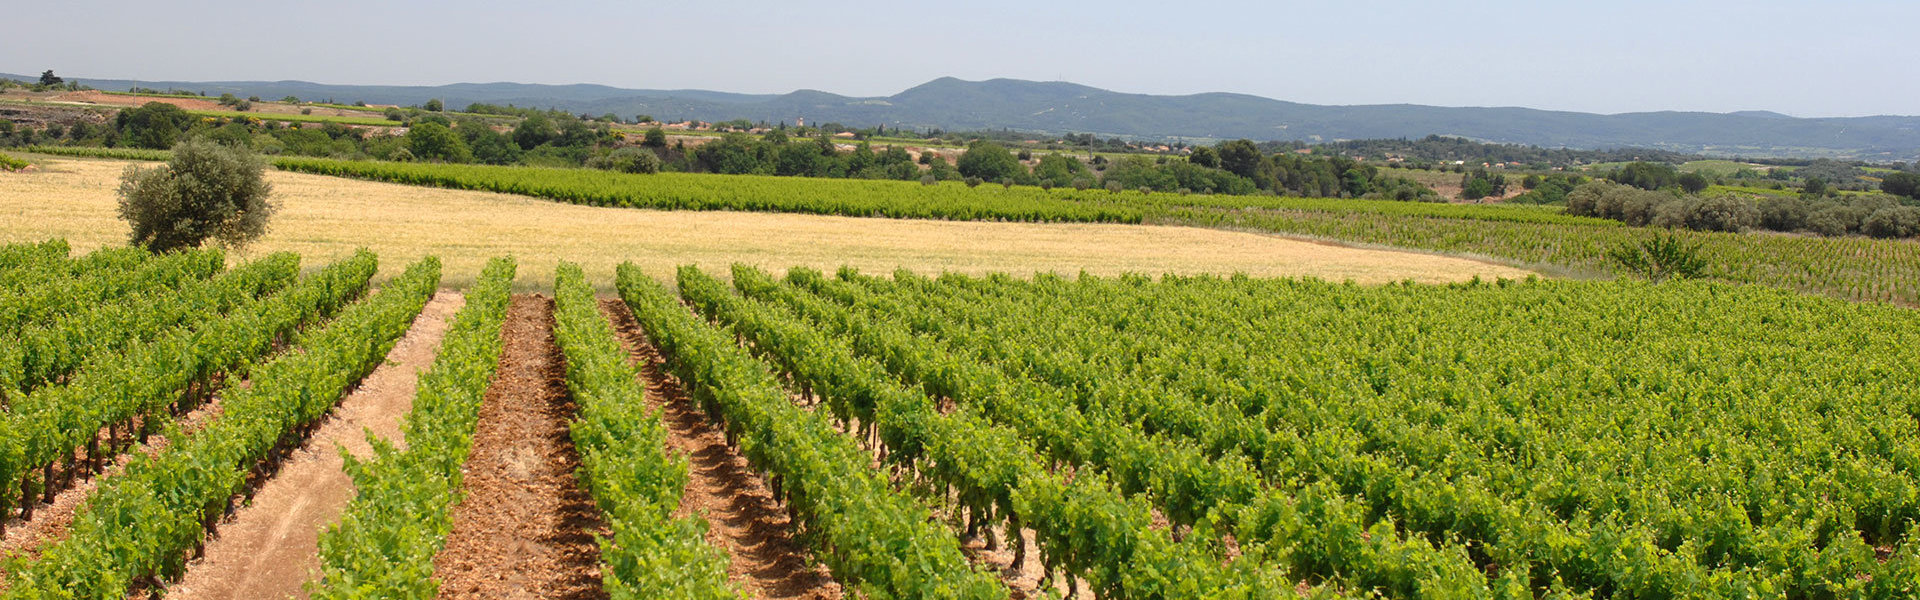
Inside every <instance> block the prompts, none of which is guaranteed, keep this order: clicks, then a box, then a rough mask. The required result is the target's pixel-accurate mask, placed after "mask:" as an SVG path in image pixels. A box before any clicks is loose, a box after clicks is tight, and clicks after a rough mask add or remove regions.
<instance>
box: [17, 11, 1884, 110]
mask: <svg viewBox="0 0 1920 600" xmlns="http://www.w3.org/2000/svg"><path fill="white" fill-rule="evenodd" d="M7 12H8V22H9V23H11V24H12V25H13V26H12V27H9V28H8V31H7V33H6V34H5V35H4V36H0V71H11V72H20V73H39V72H40V70H42V69H47V68H53V69H55V70H56V71H57V72H59V73H61V74H65V75H72V76H79V77H99V78H116V79H148V80H198V81H206V80H247V79H301V80H308V81H318V82H323V83H343V84H444V83H455V82H487V81H518V82H527V83H600V84H606V85H613V86H620V87H644V88H704V89H716V90H723V91H737V92H755V93H782V92H788V91H792V90H794V89H798V88H814V89H821V90H826V91H830V92H836V93H842V94H848V95H889V94H893V93H895V92H898V91H900V90H902V89H905V88H907V87H911V86H913V85H916V84H919V83H922V82H925V81H927V80H929V79H933V78H935V77H940V76H945V75H951V76H955V77H960V78H963V79H987V78H993V77H1012V78H1020V79H1036V80H1055V79H1064V80H1068V81H1073V82H1077V83H1084V84H1088V85H1093V86H1097V87H1103V88H1108V89H1113V90H1117V91H1126V92H1141V93H1154V94H1186V93H1198V92H1209V91H1227V92H1242V93H1248V94H1257V95H1261V96H1267V97H1272V98H1278V99H1282V100H1291V101H1297V102H1309V103H1315V104H1383V103H1414V104H1435V105H1445V106H1528V107H1535V108H1546V109H1559V110H1577V111H1586V112H1603V113H1613V112H1629V111H1646V110H1706V111H1715V112H1726V111H1735V110H1776V111H1780V112H1784V113H1788V114H1792V115H1795V116H1857V115H1869V114H1906V115H1915V114H1920V39H1916V32H1917V31H1920V29H1916V28H1915V23H1920V1H1917V0H1832V1H1826V2H1814V1H1806V0H1799V1H1787V0H1752V1H1736V0H1665V1H1646V0H1623V1H1609V2H1563V1H1552V0H1545V1H1517V0H1500V1H1492V2H1438V1H1432V0H1425V1H1417V2H1416V1H1389V0H1350V1H1337V0H1318V1H1315V2H1222V1H1211V0H1189V1H1184V2H1136V1H1129V0H1116V1H1109V2H1045V1H1040V2H1034V1H1028V2H1011V1H1001V0H988V1H974V2H942V3H923V2H900V1H897V0H896V1H878V0H841V1H834V2H812V3H798V2H776V1H761V0H751V1H749V0H739V1H735V0H705V1H701V2H670V3H658V2H644V3H643V2H612V1H599V2H589V1H557V2H528V1H518V2H505V1H498V0H473V1H469V2H460V3H444V4H443V3H435V2H423V1H417V0H379V1H374V0H326V1H324V2H298V3H291V2H274V1H271V0H270V1H267V2H260V1H257V0H256V1H252V2H235V1H230V0H198V1H178V2H151V1H141V2H132V1H105V0H61V1H58V2H24V3H20V5H19V6H14V7H10V8H9V9H8V10H7Z"/></svg>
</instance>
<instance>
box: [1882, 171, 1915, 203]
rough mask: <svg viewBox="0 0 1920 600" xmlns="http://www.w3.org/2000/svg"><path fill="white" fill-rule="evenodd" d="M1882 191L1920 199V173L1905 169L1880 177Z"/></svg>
mask: <svg viewBox="0 0 1920 600" xmlns="http://www.w3.org/2000/svg"><path fill="white" fill-rule="evenodd" d="M1880 191H1882V192H1886V193H1889V194H1893V195H1895V196H1901V197H1904V198H1912V199H1916V200H1920V175H1916V174H1913V173H1908V172H1905V171H1902V172H1898V173H1888V174H1887V175H1886V176H1885V177H1882V178H1880Z"/></svg>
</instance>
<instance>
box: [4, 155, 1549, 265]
mask: <svg viewBox="0 0 1920 600" xmlns="http://www.w3.org/2000/svg"><path fill="white" fill-rule="evenodd" d="M35 162H36V163H38V164H40V165H41V169H40V170H38V171H34V172H27V173H0V219H4V222H0V242H17V241H31V240H43V239H47V238H52V237H65V238H67V239H68V241H69V242H70V243H71V244H72V245H73V247H74V249H75V251H77V252H84V251H88V250H91V249H93V248H97V247H100V246H102V245H118V244H124V243H125V242H126V239H127V231H128V229H127V226H126V225H125V224H124V223H122V222H121V221H120V220H119V219H118V218H117V217H116V215H115V209H114V202H115V198H114V190H115V186H116V184H117V181H118V177H119V175H120V172H121V170H123V169H125V168H126V166H127V165H128V164H130V163H126V162H121V161H109V160H90V159H71V158H60V157H40V156H36V157H35ZM269 177H270V179H271V180H272V181H273V185H274V190H275V197H276V199H277V200H276V201H277V202H278V203H279V205H280V213H279V214H278V215H277V216H276V217H275V219H274V221H273V229H272V231H271V232H269V233H268V234H267V236H266V237H265V238H262V240H261V241H260V242H258V243H256V244H254V245H253V246H250V247H249V248H247V249H246V252H245V253H240V254H239V255H240V256H241V257H243V258H244V257H245V256H248V255H258V254H261V253H265V252H271V251H278V250H291V251H294V252H299V253H301V255H302V256H304V257H306V262H307V266H308V267H309V268H311V267H314V266H316V265H320V264H323V263H325V262H330V261H332V260H336V259H338V258H341V257H344V256H347V255H348V254H349V253H351V252H352V250H353V249H354V248H355V247H360V246H365V247H368V248H371V249H373V250H374V251H376V252H378V253H380V258H381V262H382V269H381V271H382V274H383V275H390V274H392V273H396V272H397V270H398V269H399V268H401V267H402V266H404V265H405V264H406V263H407V262H410V261H412V260H414V259H416V258H418V257H421V256H425V255H428V254H434V255H438V256H440V258H441V259H442V260H443V261H445V265H446V271H445V272H446V277H447V282H448V283H449V284H451V285H457V286H463V285H466V284H468V283H470V282H471V281H472V280H473V278H475V277H477V276H478V275H479V272H480V269H481V267H482V266H483V265H484V263H485V261H486V259H487V258H488V257H492V256H498V255H502V254H509V253H510V254H513V255H515V256H517V257H519V259H520V272H521V273H522V276H521V281H520V282H519V283H520V285H521V286H522V287H523V288H545V287H547V286H548V285H550V284H551V279H552V276H553V269H554V266H555V264H556V263H557V262H558V261H560V260H571V261H575V262H579V263H581V265H582V266H583V267H585V268H586V270H587V274H588V275H589V276H590V277H591V278H592V279H593V280H594V281H595V282H596V283H598V284H600V285H602V286H608V285H611V281H612V274H613V268H614V266H615V265H618V264H619V263H621V262H623V261H628V260H632V261H634V262H636V263H638V264H639V265H641V266H642V267H643V268H645V269H646V270H647V272H649V273H651V274H653V275H655V276H658V277H666V278H670V277H671V276H672V272H673V268H674V267H675V266H677V265H681V264H686V263H693V264H698V265H700V266H701V267H702V268H710V269H719V270H721V271H722V272H724V270H725V269H726V267H727V265H728V264H730V263H733V262H736V261H737V262H745V263H750V264H755V265H759V266H762V267H765V268H769V269H773V270H775V271H780V270H783V269H785V268H786V267H789V266H794V265H806V266H812V267H816V268H821V269H827V270H831V269H835V268H838V267H839V266H841V265H852V266H854V267H857V268H860V269H862V270H867V271H890V270H892V269H894V268H895V267H906V268H909V269H913V270H915V271H921V272H938V271H960V272H967V273H982V272H992V271H1002V272H1012V273H1032V272H1036V271H1052V272H1058V273H1063V274H1072V273H1077V272H1080V271H1082V270H1085V271H1087V272H1091V273H1099V274H1114V273H1121V272H1136V273H1149V274H1160V273H1181V274H1193V273H1220V274H1228V273H1234V272H1243V273H1247V274H1249V275H1255V276H1306V275H1311V276H1317V277H1320V278H1323V279H1328V280H1334V281H1340V280H1348V279H1351V280H1353V281H1356V282H1360V283H1377V282H1387V281H1399V280H1403V279H1413V280H1416V281H1424V282H1442V281H1457V280H1462V279H1467V278H1471V277H1473V276H1475V275H1478V276H1481V277H1484V278H1493V277H1524V276H1526V275H1527V273H1528V272H1526V271H1522V270H1518V269H1514V268H1510V267H1505V266H1499V265H1491V264H1487V263H1483V262H1476V261H1471V260H1466V259H1459V258H1452V257H1446V256H1436V255H1431V254H1421V253H1411V252H1396V251H1389V250H1373V249H1356V248H1345V247H1340V246H1334V245H1328V244H1320V243H1313V242H1305V241H1299V240H1291V239H1285V238H1280V237H1275V236H1266V235H1257V234H1250V233H1239V232H1231V231H1220V230H1212V229H1199V228H1190V227H1163V226H1142V225H1102V224H1075V225H1054V224H1032V223H984V222H953V221H914V220H893V219H862V218H848V217H822V216H812V215H792V214H771V213H740V212H665V211H653V210H637V209H614V208H593V207H586V206H574V205H567V204H556V203H553V202H547V201H542V200H533V199H529V198H524V197H520V196H510V195H503V194H491V193H483V192H469V191H458V190H444V189H434V188H420V187H411V186H404V185H397V184H387V183H373V182H365V181H355V180H347V179H339V178H332V177H323V176H318V175H305V174H297V173H279V172H275V173H272V174H270V175H269Z"/></svg>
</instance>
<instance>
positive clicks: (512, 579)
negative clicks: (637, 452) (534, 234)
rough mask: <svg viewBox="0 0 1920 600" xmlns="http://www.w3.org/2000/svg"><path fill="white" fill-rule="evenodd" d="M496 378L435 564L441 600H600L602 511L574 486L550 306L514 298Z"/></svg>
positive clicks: (567, 406) (575, 460)
mask: <svg viewBox="0 0 1920 600" xmlns="http://www.w3.org/2000/svg"><path fill="white" fill-rule="evenodd" d="M503 335H505V336H506V347H505V349H504V351H503V352H502V354H501V356H500V367H499V371H498V372H497V373H496V374H495V375H494V380H493V385H492V387H490V388H488V389H487V395H486V399H485V400H484V401H483V403H482V404H481V406H480V423H479V426H478V427H477V428H476V430H475V432H474V438H473V452H472V454H470V455H469V456H468V457H467V464H466V476H465V488H466V491H465V494H466V497H465V499H463V500H462V501H461V502H460V504H459V505H458V506H456V507H454V510H453V532H452V533H451V534H450V535H448V536H447V545H446V548H445V549H444V550H442V551H441V552H440V555H439V556H437V557H435V558H434V574H435V576H436V577H438V578H439V579H440V597H441V598H604V597H606V594H605V592H603V591H602V590H601V589H600V569H599V555H600V552H599V547H598V546H597V545H596V544H595V542H594V537H593V536H594V534H596V533H600V532H602V531H603V530H604V528H605V525H604V523H602V522H601V520H600V511H599V508H598V507H595V506H594V504H593V500H592V499H591V498H590V497H589V496H588V495H587V493H586V491H584V490H582V489H581V488H580V486H579V484H578V483H577V482H576V481H575V480H574V476H573V472H574V469H575V468H577V467H578V466H579V463H580V459H579V456H577V455H576V454H575V453H574V449H573V440H572V439H571V438H569V437H568V433H567V422H568V421H569V420H570V419H571V418H572V416H573V412H574V410H573V400H572V398H571V397H569V395H568V394H567V388H566V384H565V382H564V380H563V379H562V378H563V377H564V376H565V364H564V363H563V362H562V358H561V356H560V349H559V348H558V347H557V346H555V345H554V343H553V300H552V299H550V298H546V297H543V296H539V295H532V296H515V297H514V298H513V304H512V306H511V307H510V308H509V311H508V315H507V322H506V325H505V329H504V332H503Z"/></svg>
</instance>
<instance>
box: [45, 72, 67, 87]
mask: <svg viewBox="0 0 1920 600" xmlns="http://www.w3.org/2000/svg"><path fill="white" fill-rule="evenodd" d="M66 82H67V80H65V79H61V78H60V76H59V75H54V74H53V69H47V70H45V71H41V72H40V85H44V86H48V87H52V86H56V85H60V84H62V83H66Z"/></svg>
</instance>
